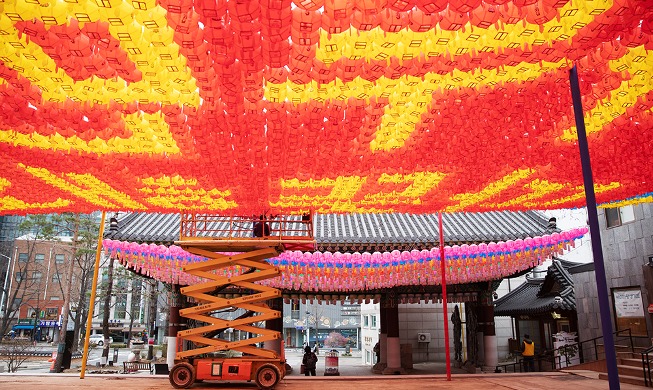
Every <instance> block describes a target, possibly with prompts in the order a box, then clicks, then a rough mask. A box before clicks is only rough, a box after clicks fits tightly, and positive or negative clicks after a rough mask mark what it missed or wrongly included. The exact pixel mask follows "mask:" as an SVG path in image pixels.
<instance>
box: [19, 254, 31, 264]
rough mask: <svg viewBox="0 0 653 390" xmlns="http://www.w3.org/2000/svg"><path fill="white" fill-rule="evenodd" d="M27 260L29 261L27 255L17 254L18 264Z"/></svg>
mask: <svg viewBox="0 0 653 390" xmlns="http://www.w3.org/2000/svg"><path fill="white" fill-rule="evenodd" d="M28 259H29V256H27V253H19V254H18V262H19V263H27V260H28Z"/></svg>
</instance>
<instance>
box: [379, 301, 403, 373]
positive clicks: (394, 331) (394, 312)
mask: <svg viewBox="0 0 653 390" xmlns="http://www.w3.org/2000/svg"><path fill="white" fill-rule="evenodd" d="M385 304H386V308H385V313H386V317H385V318H386V326H387V328H386V329H387V331H388V336H387V339H386V351H387V353H386V355H387V356H388V359H387V361H386V364H387V366H386V367H385V369H384V370H383V374H384V375H398V374H405V373H406V372H405V371H404V369H403V368H402V367H401V348H400V343H399V305H398V300H397V295H396V294H395V293H394V292H390V293H388V294H387V295H386V301H385Z"/></svg>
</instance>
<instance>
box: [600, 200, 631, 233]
mask: <svg viewBox="0 0 653 390" xmlns="http://www.w3.org/2000/svg"><path fill="white" fill-rule="evenodd" d="M634 220H635V211H634V210H633V206H632V205H629V206H624V207H615V208H611V209H605V221H606V225H607V227H609V228H611V227H616V226H621V225H623V224H624V223H628V222H633V221H634Z"/></svg>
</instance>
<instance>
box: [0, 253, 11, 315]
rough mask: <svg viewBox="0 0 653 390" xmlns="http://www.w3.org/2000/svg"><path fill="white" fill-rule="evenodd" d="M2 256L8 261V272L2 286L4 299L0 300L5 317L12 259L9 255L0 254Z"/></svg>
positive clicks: (0, 306)
mask: <svg viewBox="0 0 653 390" xmlns="http://www.w3.org/2000/svg"><path fill="white" fill-rule="evenodd" d="M0 256H2V257H4V258H6V259H7V260H8V262H7V271H6V272H5V283H4V284H3V285H2V299H0V313H2V315H4V313H5V299H6V297H7V281H8V280H9V273H10V272H9V271H10V268H11V257H9V256H7V255H3V254H2V253H0Z"/></svg>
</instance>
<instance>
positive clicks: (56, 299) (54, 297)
mask: <svg viewBox="0 0 653 390" xmlns="http://www.w3.org/2000/svg"><path fill="white" fill-rule="evenodd" d="M50 300H51V301H60V300H61V298H59V297H58V296H56V295H53V296H51V297H50Z"/></svg>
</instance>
